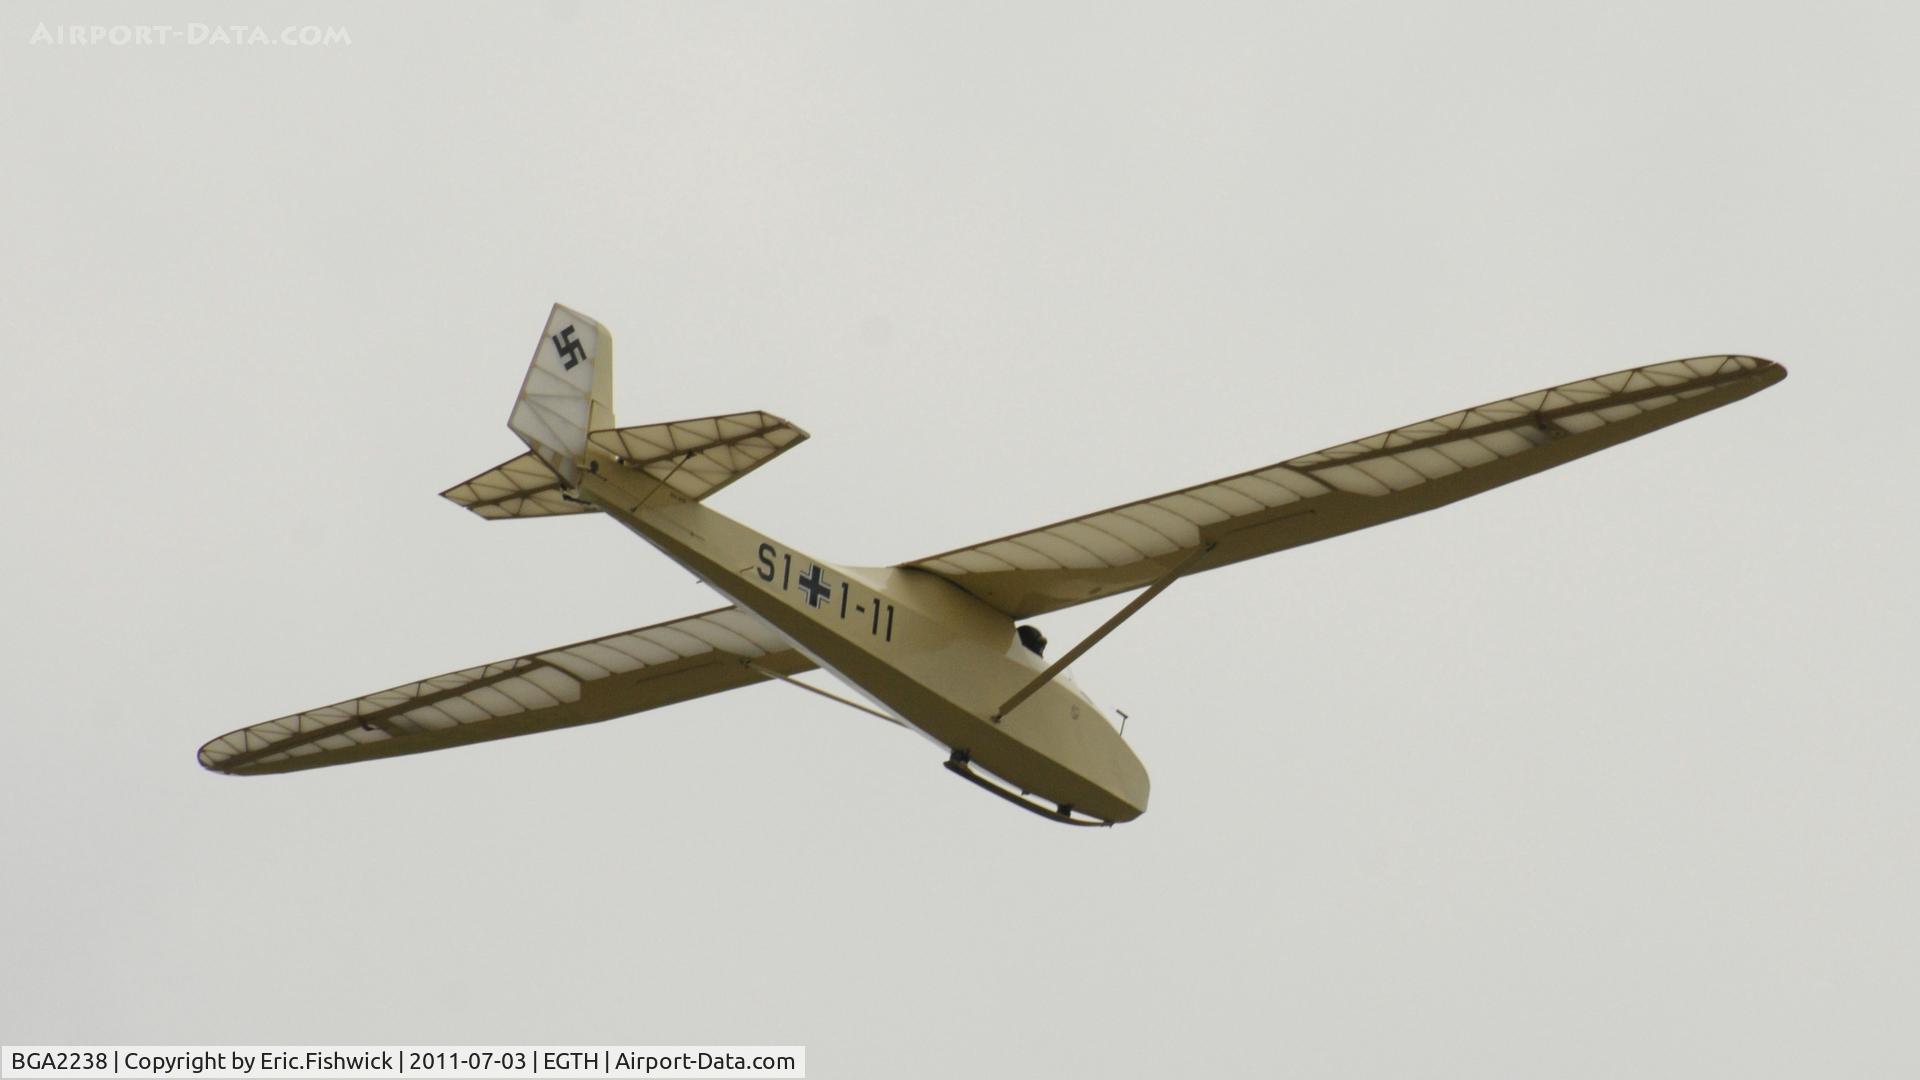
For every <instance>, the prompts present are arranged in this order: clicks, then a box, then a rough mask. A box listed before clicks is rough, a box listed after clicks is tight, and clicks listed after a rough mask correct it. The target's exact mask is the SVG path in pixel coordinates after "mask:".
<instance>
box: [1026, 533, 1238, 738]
mask: <svg viewBox="0 0 1920 1080" xmlns="http://www.w3.org/2000/svg"><path fill="white" fill-rule="evenodd" d="M1217 543H1219V541H1218V540H1214V541H1210V542H1208V543H1205V544H1202V545H1200V546H1199V547H1197V548H1195V549H1194V550H1193V551H1192V552H1191V553H1190V554H1188V555H1187V557H1186V558H1184V559H1182V560H1180V564H1179V565H1178V566H1175V567H1174V568H1173V569H1171V570H1169V571H1167V572H1166V573H1164V574H1162V575H1160V578H1159V580H1157V581H1155V582H1154V583H1153V584H1151V585H1149V586H1147V590H1146V591H1145V592H1143V593H1141V594H1140V595H1139V596H1136V597H1134V598H1133V600H1132V601H1131V602H1129V603H1128V604H1127V606H1126V607H1123V608H1121V609H1120V610H1119V611H1117V612H1115V613H1114V615H1113V618H1111V619H1108V620H1107V621H1106V622H1103V623H1101V624H1100V626H1099V628H1098V629H1096V630H1094V632H1093V633H1091V634H1088V635H1087V636H1086V637H1084V638H1082V639H1081V641H1080V644H1078V645H1075V646H1074V647H1073V648H1071V649H1068V650H1067V651H1066V652H1065V653H1063V654H1061V656H1060V659H1058V660H1055V661H1054V662H1053V663H1051V664H1049V665H1047V670H1045V671H1043V672H1041V673H1040V674H1038V675H1036V676H1034V677H1033V681H1032V682H1030V683H1028V684H1027V685H1025V686H1023V687H1021V688H1020V690H1019V692H1018V693H1016V694H1014V695H1013V696H1012V697H1010V698H1008V699H1007V700H1006V702H1005V703H1004V704H1002V705H1001V706H1000V707H999V708H997V709H995V710H993V722H994V723H996V724H997V723H999V722H1000V718H1001V717H1003V716H1005V715H1007V714H1008V713H1010V712H1012V711H1013V710H1014V708H1015V707H1016V706H1018V705H1019V704H1020V703H1021V702H1023V701H1025V700H1027V699H1028V698H1030V697H1032V696H1033V695H1034V694H1035V693H1037V692H1038V691H1039V689H1040V688H1041V687H1043V686H1045V685H1047V684H1048V683H1050V682H1052V681H1053V679H1054V676H1056V675H1058V674H1060V673H1061V672H1062V671H1065V670H1066V669H1067V665H1068V664H1071V663H1073V662H1074V661H1075V660H1078V659H1080V657H1081V656H1083V655H1085V654H1086V651H1087V650H1088V649H1091V648H1093V647H1094V646H1095V645H1098V644H1100V639H1101V638H1104V637H1106V636H1107V635H1108V634H1111V633H1113V631H1114V629H1115V628H1116V627H1118V626H1119V625H1120V624H1121V623H1123V622H1126V621H1127V620H1128V619H1130V618H1132V617H1133V615H1134V613H1135V612H1137V611H1139V610H1140V609H1141V608H1143V607H1146V606H1147V604H1148V603H1149V602H1151V601H1152V600H1153V598H1154V597H1156V596H1159V595H1160V594H1161V593H1162V592H1164V591H1166V588H1167V586H1169V585H1171V584H1173V583H1174V582H1175V581H1177V580H1179V578H1180V575H1182V574H1184V573H1186V572H1187V571H1188V570H1189V569H1191V568H1192V566H1193V564H1195V563H1197V562H1199V561H1200V560H1201V559H1202V558H1204V557H1205V556H1206V554H1207V553H1208V552H1210V551H1212V550H1213V548H1214V545H1215V544H1217Z"/></svg>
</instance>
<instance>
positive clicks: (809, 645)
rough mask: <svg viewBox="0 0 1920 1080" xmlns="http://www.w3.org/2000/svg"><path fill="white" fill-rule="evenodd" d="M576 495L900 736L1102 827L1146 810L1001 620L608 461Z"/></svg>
mask: <svg viewBox="0 0 1920 1080" xmlns="http://www.w3.org/2000/svg"><path fill="white" fill-rule="evenodd" d="M580 493H581V495H583V496H584V497H585V498H586V499H588V500H589V501H591V502H592V503H594V504H595V505H596V506H598V507H600V509H602V510H603V511H605V512H606V513H608V514H610V515H612V516H613V517H614V518H615V519H616V520H618V521H619V522H620V523H621V524H623V525H625V526H626V527H627V528H629V529H631V530H632V531H634V532H635V533H637V534H639V535H640V536H641V537H642V538H644V539H645V540H646V541H647V542H649V543H650V544H652V545H653V546H654V547H656V548H658V549H659V550H660V551H661V552H663V553H664V554H666V555H667V556H668V557H669V558H671V559H673V560H674V561H675V562H678V563H680V564H681V565H682V566H684V567H686V568H687V569H688V570H690V571H692V572H693V573H694V574H695V575H696V576H698V577H699V578H700V579H701V580H702V581H704V582H706V583H707V584H708V585H710V586H712V587H713V588H714V589H715V590H717V591H719V592H720V593H721V594H722V595H724V596H726V597H727V598H728V599H729V600H731V601H733V602H734V603H735V604H736V605H738V606H739V607H741V608H743V609H745V610H747V611H750V612H752V613H753V614H754V615H756V616H758V617H759V618H761V619H762V620H764V621H765V622H767V623H768V624H770V625H772V626H773V627H774V628H775V629H777V630H779V631H780V633H782V634H783V635H785V636H786V637H788V638H789V639H791V640H792V641H793V642H794V644H795V646H796V647H797V648H798V649H799V650H800V651H801V652H803V653H804V654H806V656H807V657H808V658H810V659H811V660H812V661H813V662H814V663H816V664H819V665H820V666H821V667H823V668H825V669H827V670H828V671H830V672H832V673H833V674H835V675H837V676H838V677H840V678H841V679H842V680H844V681H845V682H847V683H848V684H849V685H851V686H853V687H855V688H857V689H858V690H859V691H860V692H861V693H862V694H864V695H865V696H866V697H868V698H869V699H871V700H873V701H874V702H876V703H878V704H879V705H880V706H882V707H883V708H884V709H886V710H887V711H888V712H890V713H892V714H893V715H894V716H896V717H898V718H899V719H900V721H901V722H903V723H904V724H905V725H906V726H909V727H911V728H913V729H915V730H917V731H919V732H921V733H922V734H924V735H926V736H927V737H928V738H931V739H933V740H934V741H935V742H938V743H940V744H942V745H944V746H946V747H948V748H950V749H952V750H954V751H957V752H960V753H962V754H963V755H965V758H966V760H968V761H970V762H971V763H973V764H975V765H978V766H979V767H980V768H983V769H985V770H987V771H989V772H991V773H993V774H994V775H995V776H998V777H999V778H1001V779H1003V780H1005V781H1006V782H1007V783H1009V784H1011V785H1013V786H1014V787H1017V788H1019V789H1020V790H1021V791H1022V792H1025V793H1031V794H1032V795H1035V796H1039V797H1040V798H1043V799H1046V800H1048V801H1049V802H1052V803H1054V804H1056V805H1058V806H1060V807H1071V808H1073V810H1075V811H1077V812H1079V813H1081V814H1085V815H1090V816H1092V817H1095V818H1098V819H1101V820H1103V821H1107V822H1118V821H1130V820H1132V819H1133V818H1136V817H1138V816H1140V814H1141V813H1143V812H1144V811H1145V810H1146V806H1147V793H1148V781H1147V772H1146V768H1145V766H1143V765H1142V764H1141V763H1140V759H1139V758H1138V757H1137V756H1135V755H1134V753H1133V750H1132V748H1130V747H1129V746H1128V745H1127V743H1126V741H1125V740H1124V739H1122V738H1121V737H1120V734H1119V732H1117V731H1115V730H1114V728H1113V725H1112V724H1110V723H1109V722H1108V721H1107V720H1106V718H1105V716H1104V715H1102V713H1101V712H1100V710H1099V709H1098V708H1097V707H1096V706H1095V705H1094V704H1093V702H1092V701H1090V700H1089V699H1088V698H1087V696H1086V695H1085V694H1084V693H1082V692H1081V691H1080V690H1079V688H1078V687H1077V686H1076V685H1075V684H1074V683H1073V682H1072V680H1071V679H1070V678H1068V677H1066V676H1065V675H1064V674H1063V675H1062V676H1061V677H1058V678H1055V679H1053V680H1052V681H1050V682H1048V683H1047V684H1046V685H1044V686H1043V687H1041V689H1040V690H1039V691H1038V692H1036V693H1034V694H1033V695H1032V696H1031V697H1029V698H1027V699H1026V700H1025V701H1023V702H1021V703H1020V704H1019V705H1018V706H1017V707H1016V708H1014V709H1013V710H1011V711H1010V712H1008V713H1007V714H1006V715H1005V716H1004V717H1001V718H999V719H995V718H994V712H995V710H996V709H998V708H999V707H1000V706H1001V704H1002V703H1003V702H1005V701H1006V700H1007V699H1008V698H1009V697H1011V696H1012V695H1013V694H1015V693H1016V692H1017V691H1019V690H1020V689H1021V688H1022V687H1023V686H1025V685H1027V683H1029V682H1030V681H1032V680H1033V679H1034V678H1035V677H1036V676H1037V675H1039V674H1040V673H1041V672H1042V671H1043V670H1044V669H1045V667H1046V664H1045V661H1043V660H1042V659H1041V658H1040V657H1039V656H1038V655H1036V654H1034V653H1033V652H1031V651H1030V650H1028V649H1027V648H1026V646H1025V645H1023V644H1022V643H1021V642H1020V640H1019V636H1018V634H1017V632H1016V627H1015V625H1014V622H1013V620H1012V619H1009V618H1007V617H1006V616H1005V615H1003V614H1001V613H1000V612H998V611H995V610H994V609H993V608H991V607H989V606H987V605H986V604H985V603H983V602H982V601H980V600H978V599H976V598H975V597H973V596H972V595H971V594H969V593H967V592H966V591H965V590H963V589H961V588H960V587H958V586H956V585H954V584H952V583H950V582H948V581H945V580H943V579H941V578H939V577H937V576H936V575H933V574H929V573H925V572H923V571H918V570H912V569H905V568H901V567H848V566H840V565H837V564H834V563H830V562H827V561H825V560H823V559H820V558H818V557H816V556H813V555H809V554H805V553H803V552H801V551H798V550H797V549H795V548H793V547H792V546H790V545H787V544H783V543H781V542H780V541H778V540H775V539H773V538H771V537H769V536H766V535H764V534H762V533H759V532H757V531H755V530H753V529H751V528H749V527H747V526H745V525H743V524H741V523H740V522H737V521H735V520H733V519H732V518H729V517H727V516H726V515H724V514H721V513H718V512H717V511H714V510H712V509H710V508H708V507H707V506H706V505H705V504H703V503H699V502H694V501H691V500H688V499H686V498H684V497H682V496H680V495H679V494H678V493H676V492H674V491H673V490H672V489H670V488H667V487H663V486H661V485H659V484H656V483H655V482H653V481H651V480H649V479H647V478H645V477H644V476H640V475H637V474H635V473H634V472H633V471H631V470H627V469H623V468H621V467H619V466H618V465H617V464H616V463H614V462H613V461H612V460H611V459H608V460H607V462H606V464H604V465H601V466H600V467H599V468H598V469H593V470H589V471H588V472H587V473H586V474H585V475H583V476H582V478H581V484H580Z"/></svg>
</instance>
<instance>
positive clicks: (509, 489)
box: [440, 450, 599, 521]
mask: <svg viewBox="0 0 1920 1080" xmlns="http://www.w3.org/2000/svg"><path fill="white" fill-rule="evenodd" d="M440 495H441V497H442V498H445V499H451V500H452V501H454V502H457V503H459V504H460V505H461V506H464V507H466V508H467V509H469V510H471V511H473V512H474V513H476V514H479V515H480V516H481V517H483V518H487V519H488V520H490V521H500V520H505V519H507V518H530V517H553V516H554V515H556V514H593V513H598V512H599V508H598V507H596V506H594V505H592V504H591V503H586V502H582V501H580V500H579V499H576V498H573V497H572V496H570V495H568V494H567V493H566V487H565V485H563V484H562V483H561V482H560V477H559V476H557V475H555V474H554V471H553V470H552V469H551V468H548V467H547V464H546V463H545V462H543V461H541V460H540V458H539V457H538V456H536V455H535V454H534V453H533V451H531V450H529V451H527V452H526V453H524V454H521V455H520V456H519V457H517V458H514V459H513V460H512V461H508V462H504V463H502V464H500V465H496V466H494V467H493V468H491V469H488V470H487V471H486V472H483V473H481V474H480V475H479V476H476V477H474V478H473V479H471V480H468V481H467V482H465V483H463V484H455V485H454V486H452V487H450V488H448V489H447V490H445V491H443V492H441V493H440Z"/></svg>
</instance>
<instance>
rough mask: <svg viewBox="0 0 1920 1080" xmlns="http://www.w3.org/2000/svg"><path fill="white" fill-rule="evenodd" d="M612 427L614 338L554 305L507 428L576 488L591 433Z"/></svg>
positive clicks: (569, 310)
mask: <svg viewBox="0 0 1920 1080" xmlns="http://www.w3.org/2000/svg"><path fill="white" fill-rule="evenodd" d="M614 426H615V424H614V421H613V334H612V333H611V332H609V331H608V330H607V328H606V327H604V326H601V325H600V324H599V323H597V322H594V321H593V320H592V319H589V318H587V317H586V316H585V315H582V314H580V313H579V312H577V311H575V310H573V309H572V308H569V307H564V306H562V305H560V304H555V305H553V313H552V314H551V315H549V316H547V328H546V329H545V330H543V331H541V334H540V343H539V345H537V346H535V347H534V350H533V362H532V363H531V364H529V365H528V367H527V378H526V381H525V382H523V383H521V384H520V397H519V398H518V399H517V400H515V401H514V403H513V415H512V416H510V417H508V418H507V427H508V428H510V429H512V431H513V433H514V434H515V435H518V436H520V439H521V441H523V442H525V443H526V444H527V446H529V447H530V448H532V450H533V452H534V454H535V455H537V456H538V457H539V458H540V460H541V461H544V462H546V463H547V465H548V466H550V467H551V468H552V469H553V471H554V472H556V473H558V474H559V475H560V478H561V479H562V480H563V481H565V482H566V484H567V486H569V487H572V486H574V485H576V484H578V483H579V482H580V467H581V462H582V461H584V460H585V458H586V451H587V434H588V433H589V432H592V431H598V430H601V429H603V428H611V427H614Z"/></svg>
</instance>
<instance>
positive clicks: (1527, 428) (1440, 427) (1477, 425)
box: [907, 356, 1787, 619]
mask: <svg viewBox="0 0 1920 1080" xmlns="http://www.w3.org/2000/svg"><path fill="white" fill-rule="evenodd" d="M1786 373H1787V372H1786V369H1785V368H1783V367H1781V366H1780V365H1778V364H1775V363H1773V362H1772V361H1769V360H1761V359H1758V358H1756V357H1751V356H1702V357H1695V358H1693V359H1689V360H1675V361H1672V362H1669V363H1664V364H1653V365H1651V366H1648V367H1639V368H1631V369H1628V370H1626V371H1616V372H1614V373H1612V374H1610V375H1600V376H1596V377H1594V378H1591V379H1585V380H1582V381H1580V382H1575V383H1568V384H1566V385H1565V386H1556V387H1553V388H1551V389H1547V390H1537V391H1534V392H1533V393H1530V394H1522V395H1520V396H1519V397H1513V398H1507V399H1506V400H1504V401H1495V402H1490V403H1488V404H1486V405H1481V406H1479V407H1477V408H1472V409H1465V410H1462V411H1460V412H1456V413H1449V414H1447V415H1446V416H1439V417H1435V418H1433V419H1432V420H1426V421H1422V422H1421V423H1418V424H1410V425H1408V426H1406V427H1402V428H1395V429H1394V430H1392V431H1387V432H1382V433H1381V434H1378V435H1373V436H1369V437H1368V438H1364V439H1358V440H1355V441H1353V442H1350V443H1343V444H1341V445H1339V446H1334V447H1329V448H1327V449H1325V450H1322V451H1320V452H1318V453H1314V454H1307V455H1305V456H1304V457H1297V458H1293V459H1291V460H1288V461H1283V462H1281V463H1279V464H1277V465H1272V466H1269V467H1266V468H1261V469H1254V470H1251V471H1249V472H1244V473H1239V474H1237V475H1234V476H1229V477H1225V478H1224V479H1220V480H1215V481H1213V482H1212V483H1208V484H1200V485H1198V486H1195V487H1190V488H1184V489H1182V490H1180V491H1174V492H1169V493H1168V494H1165V495H1161V496H1157V497H1155V498H1151V499H1143V500H1141V501H1139V502H1135V503H1129V504H1127V505H1125V506H1117V507H1114V508H1112V509H1110V510H1103V511H1100V512H1099V513H1096V514H1088V515H1086V516H1084V517H1077V518H1072V519H1069V520H1067V521H1061V522H1057V523H1055V524H1052V525H1048V526H1046V527H1044V528H1040V529H1034V530H1032V531H1030V532H1023V533H1017V534H1015V535H1012V536H1007V537H1002V538H1001V539H998V540H993V541H989V542H987V543H984V544H978V545H975V546H973V547H968V548H960V549H958V550H956V551H949V552H945V553H943V554H940V555H935V556H933V557H931V558H927V559H921V560H919V561H917V562H912V563H908V564H907V565H908V566H909V567H912V568H915V569H920V570H925V571H928V572H930V573H934V574H938V575H939V576H941V577H943V578H946V579H947V580H949V581H951V582H953V583H954V584H956V585H958V586H960V587H961V588H962V589H965V590H966V591H967V592H970V593H972V594H973V595H975V596H977V597H979V598H980V599H982V600H984V601H986V602H987V603H988V604H991V605H992V606H993V607H995V608H996V609H998V610H999V611H1001V612H1003V613H1005V614H1006V615H1009V616H1011V617H1013V618H1016V619H1022V618H1028V617H1030V616H1034V615H1039V614H1042V613H1045V612H1048V611H1053V610H1056V609H1059V608H1063V607H1068V606H1071V605H1073V604H1079V603H1083V602H1085V601H1088V600H1094V599H1097V598H1099V597H1102V596H1110V595H1113V594H1115V593H1122V592H1127V591H1129V590H1132V589H1138V588H1141V587H1142V586H1145V585H1148V584H1151V583H1153V582H1154V581H1156V580H1159V579H1160V578H1162V577H1163V576H1165V575H1166V574H1167V573H1169V572H1170V571H1173V570H1175V569H1179V570H1180V572H1181V573H1182V574H1190V573H1198V572H1200V571H1202V570H1210V569H1213V568H1215V567H1219V566H1226V565H1228V564H1230V563H1235V562H1240V561H1241V560H1243V559H1250V558H1253V557H1255V556H1258V555H1266V554H1270V553H1272V552H1276V551H1284V550H1286V549H1287V548H1291V547H1297V546H1299V545H1301V544H1307V543H1312V542H1313V541H1316V540H1324V539H1327V538H1328V537H1331V536H1338V535H1340V534H1341V533H1346V532H1352V531H1353V530H1355V529H1363V528H1366V527H1367V526H1369V525H1378V524H1380V523H1382V522H1386V521H1392V520H1394V519H1395V518H1401V517H1406V516H1407V515H1409V514H1417V513H1419V512H1421V511H1423V510H1431V509H1433V508H1434V507H1437V506H1443V505H1445V504H1447V503H1450V502H1453V501H1455V500H1457V499H1463V498H1466V497H1467V496H1469V495H1476V494H1478V493H1480V492H1482V491H1486V490H1488V489H1490V488H1494V487H1498V486H1500V485H1501V484H1506V483H1511V482H1512V481H1514V480H1518V479H1520V478H1521V477H1523V476H1528V475H1530V474H1532V473H1536V472H1540V471H1542V470H1544V469H1550V468H1552V467H1553V466H1555V465H1559V464H1561V463H1563V462H1567V461H1571V460H1573V459H1574V458H1577V457H1581V456H1584V455H1586V454H1590V453H1593V452H1594V451H1596V450H1601V449H1604V448H1606V447H1609V446H1612V445H1614V444H1616V443H1620V442H1625V441H1626V440H1628V439H1631V438H1634V437H1636V436H1639V435H1644V434H1646V433H1647V432H1649V431H1653V430H1655V429H1657V428H1662V427H1665V426H1667V425H1668V424H1672V423H1676V422H1678V421H1680V420H1685V419H1687V418H1688V417H1691V416H1697V415H1699V414H1700V413H1703V412H1706V411H1708V410H1710V409H1717V408H1719V407H1720V406H1722V405H1726V404H1729V403H1731V402H1734V401H1737V400H1739V399H1740V398H1743V397H1746V396H1747V395H1748V394H1752V393H1755V392H1757V391H1759V390H1762V389H1764V388H1765V387H1767V386H1769V385H1771V384H1773V383H1775V382H1778V381H1779V380H1781V379H1783V378H1785V377H1786Z"/></svg>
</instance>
